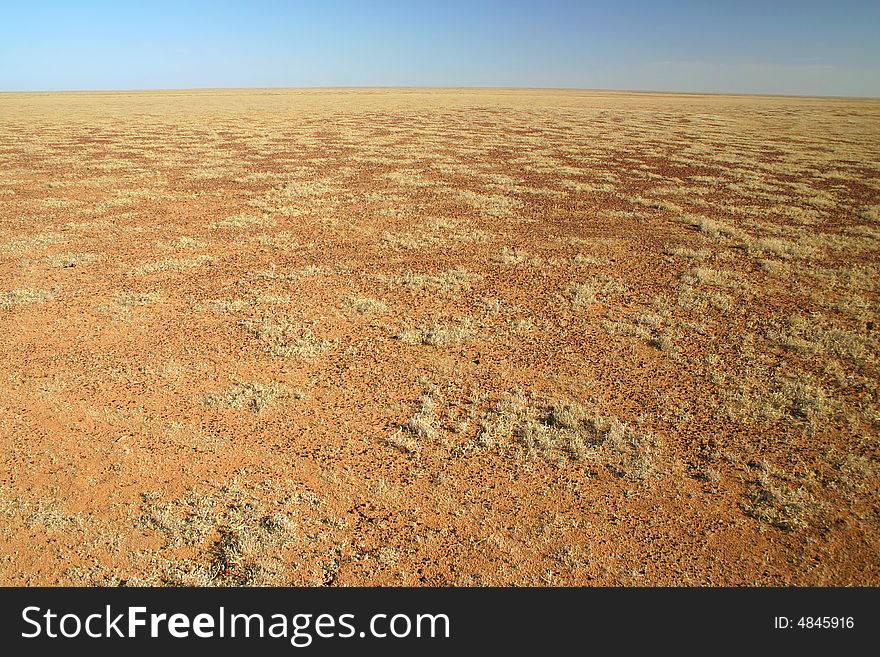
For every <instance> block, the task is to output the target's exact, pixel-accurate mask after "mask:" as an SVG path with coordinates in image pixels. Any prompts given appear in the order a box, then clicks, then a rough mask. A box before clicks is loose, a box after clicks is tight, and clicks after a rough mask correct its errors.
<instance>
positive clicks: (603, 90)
mask: <svg viewBox="0 0 880 657" xmlns="http://www.w3.org/2000/svg"><path fill="white" fill-rule="evenodd" d="M336 89H344V90H361V91H366V90H410V89H411V90H465V91H488V90H492V91H575V92H587V93H618V94H646V95H648V94H656V95H674V96H734V97H758V98H804V99H817V100H880V96H848V95H814V94H794V93H791V94H787V93H769V92H747V91H686V90H660V89H613V88H601V87H531V86H502V85H498V86H495V85H489V86H485V85H464V86H448V85H340V86H336V85H311V86H269V87H237V86H231V87H131V88H114V89H3V90H0V94H45V95H49V94H102V93H103V94H126V93H130V94H137V93H175V92H177V93H181V92H184V93H185V92H210V91H294V90H314V91H320V90H324V91H330V90H336Z"/></svg>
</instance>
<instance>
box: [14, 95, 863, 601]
mask: <svg viewBox="0 0 880 657" xmlns="http://www.w3.org/2000/svg"><path fill="white" fill-rule="evenodd" d="M878 257H880V101H877V100H868V99H866V100H858V99H834V98H783V97H748V96H712V95H703V96H700V95H686V94H651V93H638V94H637V93H612V92H586V91H544V90H503V89H486V90H478V89H458V90H453V89H290V90H281V89H273V90H240V91H239V90H215V91H211V90H205V91H177V92H130V93H122V92H120V93H99V92H94V93H47V94H12V93H9V94H0V335H2V336H3V337H2V340H0V584H3V585H89V586H92V585H103V586H116V585H129V586H131V585H197V586H214V585H232V586H239V585H248V586H255V585H305V586H333V585H337V586H338V585H342V586H346V585H370V586H375V585H381V586H508V585H516V586H570V585H588V586H667V585H685V586H722V585H759V586H766V585H772V586H807V585H818V586H832V585H834V586H850V585H868V586H877V585H878V584H880V556H878V555H880V506H878V504H880V497H878V484H880V478H878V474H880V470H878V457H880V451H878V436H880V406H878V363H877V348H878V338H880V333H878V331H880V316H878V306H877V303H878V300H880V278H878V273H880V271H878V265H880V260H878Z"/></svg>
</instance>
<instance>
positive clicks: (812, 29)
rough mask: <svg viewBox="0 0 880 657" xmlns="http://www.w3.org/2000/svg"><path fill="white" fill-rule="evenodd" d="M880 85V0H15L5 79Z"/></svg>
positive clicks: (47, 85) (1, 63) (56, 84)
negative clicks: (404, 0) (310, 0)
mask: <svg viewBox="0 0 880 657" xmlns="http://www.w3.org/2000/svg"><path fill="white" fill-rule="evenodd" d="M300 86H308V87H312V86H505V87H506V86H515V87H577V88H605V89H642V90H668V91H709V92H734V93H749V92H754V93H781V94H808V95H854V96H880V0H870V1H856V0H851V1H847V0H840V1H837V2H834V1H832V0H828V1H826V2H816V1H814V0H800V1H790V0H763V1H760V2H759V1H752V0H726V1H715V0H703V1H697V0H668V1H663V0H656V1H654V2H649V1H642V0H618V1H614V0H597V1H590V0H581V1H579V2H578V1H574V0H543V1H541V0H534V1H531V2H526V1H520V0H507V1H499V0H467V1H465V0H445V1H444V0H434V1H432V2H422V1H420V0H411V1H409V2H402V1H400V2H395V1H392V0H363V1H361V2H358V1H354V0H323V1H321V0H315V1H313V2H305V1H302V2H297V1H295V0H288V1H286V2H285V1H282V0H251V1H244V0H242V1H241V2H224V1H222V0H217V1H214V2H206V1H192V2H187V1H186V0H177V1H166V0H153V1H151V2H126V1H125V0H116V1H115V2H103V1H97V0H93V1H80V2H74V1H69V2H57V1H56V2H49V1H41V0H27V1H18V0H0V90H6V91H12V90H65V89H157V88H193V87H300Z"/></svg>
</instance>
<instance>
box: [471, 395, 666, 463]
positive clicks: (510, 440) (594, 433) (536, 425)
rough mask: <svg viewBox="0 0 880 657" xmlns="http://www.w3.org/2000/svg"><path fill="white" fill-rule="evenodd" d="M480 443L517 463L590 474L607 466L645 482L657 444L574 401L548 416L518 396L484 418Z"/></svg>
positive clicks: (554, 407) (555, 407)
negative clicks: (569, 466)
mask: <svg viewBox="0 0 880 657" xmlns="http://www.w3.org/2000/svg"><path fill="white" fill-rule="evenodd" d="M477 439H478V442H479V443H480V444H481V445H483V446H484V447H493V446H494V447H496V448H500V449H502V450H503V451H506V452H507V453H509V454H512V455H513V456H514V457H516V458H539V459H542V460H544V461H547V462H550V463H554V464H556V465H557V466H560V467H563V466H565V465H566V463H568V462H570V461H571V462H574V463H577V464H581V465H586V466H587V467H588V474H590V475H595V474H597V471H596V468H598V467H603V468H604V469H606V470H608V471H609V472H611V473H613V474H614V475H615V476H617V477H620V478H626V479H636V480H642V479H646V478H647V477H649V476H650V475H651V474H652V472H654V469H655V449H656V441H655V439H654V438H653V436H651V435H650V434H646V433H642V432H640V431H638V430H636V429H634V428H632V427H631V426H629V425H627V424H624V423H623V422H621V421H620V420H618V419H617V418H615V417H609V416H602V415H597V414H595V413H594V412H593V411H591V410H590V409H588V408H586V407H585V406H583V405H581V404H578V403H575V402H563V403H558V404H555V405H552V406H550V408H549V412H548V411H545V410H542V406H540V405H535V404H532V403H530V402H529V400H528V399H527V398H526V397H525V396H524V395H523V394H522V393H518V392H515V393H513V394H511V395H510V396H508V397H506V398H504V399H501V400H499V401H498V402H497V403H496V404H495V406H494V407H493V408H492V409H490V410H489V411H488V412H487V413H486V414H485V415H484V416H483V417H482V418H481V419H480V431H479V434H478V437H477Z"/></svg>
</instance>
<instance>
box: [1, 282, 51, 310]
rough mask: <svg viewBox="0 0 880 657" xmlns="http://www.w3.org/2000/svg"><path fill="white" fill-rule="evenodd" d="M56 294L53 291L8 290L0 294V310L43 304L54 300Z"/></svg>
mask: <svg viewBox="0 0 880 657" xmlns="http://www.w3.org/2000/svg"><path fill="white" fill-rule="evenodd" d="M56 294H57V292H56V291H53V290H41V289H35V288H30V287H27V288H18V289H17V290H9V291H8V292H3V293H2V294H0V308H9V307H11V306H24V305H30V304H35V303H45V302H46V301H50V300H52V299H54V298H55V296H56Z"/></svg>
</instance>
